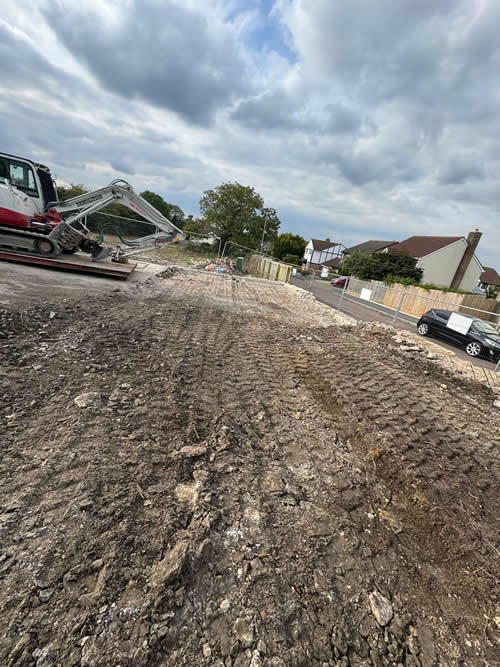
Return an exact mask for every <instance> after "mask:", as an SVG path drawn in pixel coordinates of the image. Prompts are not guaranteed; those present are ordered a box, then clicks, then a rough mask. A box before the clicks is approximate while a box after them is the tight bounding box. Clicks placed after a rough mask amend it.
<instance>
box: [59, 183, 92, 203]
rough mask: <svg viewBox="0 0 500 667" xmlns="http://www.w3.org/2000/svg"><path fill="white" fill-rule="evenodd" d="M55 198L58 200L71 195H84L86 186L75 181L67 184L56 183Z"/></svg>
mask: <svg viewBox="0 0 500 667" xmlns="http://www.w3.org/2000/svg"><path fill="white" fill-rule="evenodd" d="M56 191H57V198H58V199H59V201H66V199H71V198H72V197H78V196H79V195H84V194H86V193H87V192H88V190H87V188H86V187H85V186H84V185H81V184H80V185H76V184H75V183H70V184H69V185H67V186H66V185H57V186H56Z"/></svg>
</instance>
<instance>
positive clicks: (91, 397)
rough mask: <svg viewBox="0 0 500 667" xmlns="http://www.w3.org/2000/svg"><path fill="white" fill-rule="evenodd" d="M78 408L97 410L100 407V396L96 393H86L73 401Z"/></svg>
mask: <svg viewBox="0 0 500 667" xmlns="http://www.w3.org/2000/svg"><path fill="white" fill-rule="evenodd" d="M74 403H75V405H77V406H78V407H79V408H98V407H100V405H101V394H100V393H99V392H98V391H88V392H86V393H85V394H80V395H79V396H76V398H75V399H74Z"/></svg>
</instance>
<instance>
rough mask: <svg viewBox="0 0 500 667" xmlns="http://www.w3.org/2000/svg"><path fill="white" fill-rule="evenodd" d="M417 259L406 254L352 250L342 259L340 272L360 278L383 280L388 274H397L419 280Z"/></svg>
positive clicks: (420, 275)
mask: <svg viewBox="0 0 500 667" xmlns="http://www.w3.org/2000/svg"><path fill="white" fill-rule="evenodd" d="M417 261H418V260H417V259H415V257H408V255H396V254H394V255H391V254H390V253H375V252H372V253H364V252H353V253H352V254H350V255H347V257H346V258H345V259H344V262H343V264H342V273H343V275H345V276H351V275H352V276H356V277H357V278H361V280H384V279H385V277H386V276H388V275H397V276H400V277H402V278H411V279H412V280H415V281H419V280H421V278H422V275H423V271H422V269H420V268H418V267H417Z"/></svg>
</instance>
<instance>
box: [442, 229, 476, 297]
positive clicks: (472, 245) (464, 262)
mask: <svg viewBox="0 0 500 667" xmlns="http://www.w3.org/2000/svg"><path fill="white" fill-rule="evenodd" d="M482 235H483V234H482V232H480V231H479V229H475V230H474V231H473V232H469V234H468V236H467V248H466V249H465V252H464V254H463V257H462V259H461V260H460V264H459V265H458V269H457V271H456V273H455V276H454V278H453V280H452V281H451V285H450V287H451V288H452V289H459V287H460V283H461V282H462V280H463V277H464V275H465V272H466V271H467V269H468V267H469V264H470V261H471V259H472V257H473V255H474V253H475V251H476V248H477V244H478V243H479V240H480V238H481V236H482Z"/></svg>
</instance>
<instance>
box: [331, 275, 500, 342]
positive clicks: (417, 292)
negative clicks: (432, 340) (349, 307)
mask: <svg viewBox="0 0 500 667" xmlns="http://www.w3.org/2000/svg"><path fill="white" fill-rule="evenodd" d="M345 294H348V295H351V296H354V297H357V298H359V299H362V300H363V301H367V302H372V303H373V304H379V305H380V306H383V307H384V310H388V311H389V312H392V313H393V325H394V326H395V325H396V322H397V320H398V318H399V317H401V316H404V315H410V316H411V317H416V318H420V316H421V315H422V313H424V312H425V311H426V310H429V309H430V308H441V309H443V310H452V311H455V312H458V313H465V314H466V315H472V316H474V317H478V318H479V319H482V320H486V321H489V322H491V324H493V326H495V327H496V328H497V329H499V330H500V313H497V312H496V309H497V308H498V307H499V303H498V302H497V301H495V299H486V297H484V296H481V295H479V294H459V293H456V292H444V293H443V292H441V291H440V290H425V289H423V288H421V287H405V286H404V285H400V284H397V283H396V284H392V285H390V286H388V285H385V284H384V283H382V282H379V281H376V280H371V281H366V280H359V278H354V277H352V276H351V278H350V279H349V280H348V282H347V283H346V285H345V287H344V289H343V291H342V296H341V302H342V300H343V297H344V295H345Z"/></svg>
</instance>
